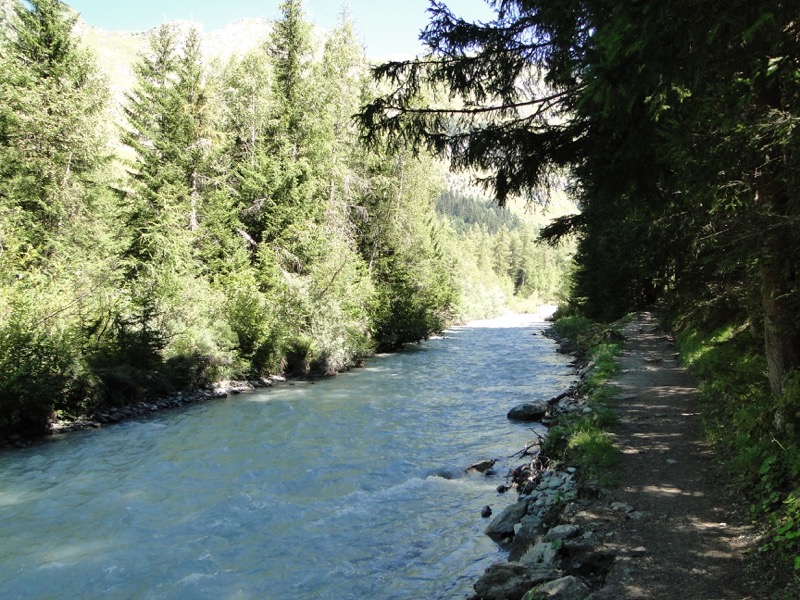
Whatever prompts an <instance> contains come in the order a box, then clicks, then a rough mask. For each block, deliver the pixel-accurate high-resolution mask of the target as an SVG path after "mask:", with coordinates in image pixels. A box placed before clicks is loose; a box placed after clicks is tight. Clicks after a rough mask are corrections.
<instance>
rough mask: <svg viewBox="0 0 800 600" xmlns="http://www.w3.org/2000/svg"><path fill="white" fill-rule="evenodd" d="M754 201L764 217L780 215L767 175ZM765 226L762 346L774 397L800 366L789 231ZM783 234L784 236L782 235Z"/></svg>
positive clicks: (794, 270)
mask: <svg viewBox="0 0 800 600" xmlns="http://www.w3.org/2000/svg"><path fill="white" fill-rule="evenodd" d="M759 179H760V181H759V186H758V192H757V201H758V202H759V204H761V205H762V206H763V207H765V208H766V209H767V212H768V214H769V213H770V212H771V213H772V214H775V213H777V214H781V211H780V208H781V207H782V205H783V202H782V201H781V195H780V194H778V193H777V191H776V190H775V186H774V185H772V184H771V182H770V177H769V176H768V175H761V176H760V177H759ZM771 225H772V224H768V225H767V229H766V230H765V231H764V236H765V238H764V245H763V256H762V257H761V303H762V307H763V310H764V345H765V352H766V358H767V366H768V375H769V385H770V388H771V389H772V393H773V394H774V395H775V396H776V397H777V396H780V395H781V394H782V393H783V387H784V383H785V379H786V376H787V375H788V374H789V372H790V371H791V370H792V369H796V368H798V367H800V330H798V325H797V318H796V314H795V309H794V306H793V302H792V300H793V295H794V289H793V282H794V281H795V280H796V265H793V264H789V263H790V260H787V258H786V249H785V247H784V246H785V244H786V241H787V239H789V238H788V237H787V236H788V235H789V232H784V231H783V227H780V226H771ZM784 234H785V235H784Z"/></svg>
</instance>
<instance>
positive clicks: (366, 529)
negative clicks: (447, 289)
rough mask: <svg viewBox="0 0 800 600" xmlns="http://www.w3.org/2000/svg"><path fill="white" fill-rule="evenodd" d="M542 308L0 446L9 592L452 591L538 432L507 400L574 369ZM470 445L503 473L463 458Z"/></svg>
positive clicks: (483, 553) (492, 555)
mask: <svg viewBox="0 0 800 600" xmlns="http://www.w3.org/2000/svg"><path fill="white" fill-rule="evenodd" d="M542 327H543V325H542V324H541V323H536V322H534V321H533V320H532V319H531V318H520V317H516V318H514V319H500V320H495V321H490V322H483V323H479V324H474V325H471V326H467V327H459V328H455V329H452V330H449V331H448V332H446V334H445V335H444V336H443V337H442V338H440V339H434V340H430V341H428V342H426V343H424V344H421V345H419V346H414V347H412V348H410V349H408V350H406V351H403V352H400V353H397V354H392V355H382V356H377V357H374V358H371V359H370V360H369V361H368V363H367V367H366V368H364V369H357V370H354V371H352V372H350V373H345V374H342V375H340V376H338V377H336V378H334V379H330V380H326V381H321V382H318V383H315V384H311V383H296V384H294V385H288V384H287V385H281V386H278V387H275V388H272V389H267V390H264V391H259V392H256V393H252V394H242V395H239V396H232V397H230V398H229V399H226V400H219V401H214V402H210V403H207V404H203V405H198V406H193V407H190V408H187V409H183V410H180V411H175V412H164V413H161V414H157V415H155V416H153V417H152V418H149V419H147V420H139V421H130V422H126V423H122V424H119V425H115V426H111V427H107V428H104V429H100V430H93V431H87V432H80V433H73V434H68V435H66V436H63V437H61V438H60V439H56V440H53V441H50V442H47V443H43V444H40V445H37V446H35V447H31V448H28V449H23V450H13V451H12V450H8V451H2V452H0V586H1V587H2V594H1V595H2V598H4V599H6V600H8V599H11V598H25V599H28V598H31V599H32V598H35V599H37V600H43V599H49V598H53V599H56V598H58V599H59V600H60V599H65V598H84V599H86V598H102V599H104V600H107V599H117V598H126V599H127V598H136V599H138V598H159V599H160V598H174V599H195V598H197V599H200V598H209V599H214V600H219V599H222V598H226V599H227V598H234V599H236V598H241V599H245V598H246V599H259V600H261V599H277V600H283V599H287V600H288V599H293V600H303V599H331V600H333V599H336V600H344V599H350V598H352V599H363V598H370V599H372V600H384V599H394V598H396V599H403V600H407V599H410V598H420V599H422V598H426V599H427V598H463V597H464V596H466V595H468V594H469V593H470V592H471V586H472V583H473V582H474V581H475V579H476V578H477V577H478V576H479V575H480V573H481V572H482V571H483V570H484V569H485V568H486V567H487V566H488V565H489V564H490V563H491V562H493V561H495V560H499V559H500V558H501V557H502V556H503V555H502V553H501V552H500V550H499V549H498V548H497V546H496V545H495V544H494V543H493V542H492V541H491V540H490V539H489V538H488V537H486V536H485V535H483V533H482V532H483V529H484V527H485V526H486V523H487V521H486V520H484V519H482V518H481V516H480V511H481V507H483V506H484V505H486V504H489V505H491V506H492V507H493V509H494V510H495V513H497V512H498V511H499V510H501V509H502V508H503V507H504V506H506V505H507V504H508V503H510V502H511V501H513V498H510V497H507V496H508V495H505V496H502V495H500V494H498V493H497V492H496V491H495V488H496V487H497V486H498V485H499V484H500V483H502V482H503V480H504V477H503V476H504V474H505V471H506V469H507V468H508V467H509V466H511V465H512V464H516V463H515V462H514V461H511V460H508V459H506V458H505V457H507V456H508V455H509V454H511V453H512V452H514V451H515V450H517V449H519V448H521V447H522V446H523V444H524V443H525V442H526V441H528V440H530V439H532V434H531V432H530V430H529V428H528V426H526V425H522V424H515V423H510V422H509V421H508V420H507V419H506V416H505V415H506V412H507V411H508V409H509V408H511V407H512V406H514V405H515V404H518V403H520V402H522V401H525V400H527V399H531V398H547V397H549V396H550V395H552V393H553V392H555V391H557V390H558V389H560V388H562V387H565V386H566V384H567V383H569V381H570V380H571V377H570V373H569V371H568V369H567V367H566V362H567V359H566V358H565V357H564V356H562V355H559V354H556V352H555V347H554V344H553V343H552V342H551V341H550V340H548V339H546V338H544V337H542V336H541V335H539V332H540V331H541V329H542ZM534 334H535V335H534ZM483 458H501V461H500V462H498V465H497V466H498V467H500V468H499V469H498V472H499V474H498V475H496V476H494V477H485V476H484V475H481V474H466V473H464V467H466V466H467V465H469V464H470V463H472V462H474V461H477V460H480V459H483Z"/></svg>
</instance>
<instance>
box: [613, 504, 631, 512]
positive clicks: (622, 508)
mask: <svg viewBox="0 0 800 600" xmlns="http://www.w3.org/2000/svg"><path fill="white" fill-rule="evenodd" d="M611 510H613V511H614V512H624V513H632V512H633V511H634V510H635V509H634V508H633V507H632V506H631V505H630V504H625V503H624V502H612V503H611Z"/></svg>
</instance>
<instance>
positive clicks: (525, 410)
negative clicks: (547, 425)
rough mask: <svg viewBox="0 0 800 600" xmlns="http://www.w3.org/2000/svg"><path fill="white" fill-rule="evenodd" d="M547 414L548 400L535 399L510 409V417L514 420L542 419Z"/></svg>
mask: <svg viewBox="0 0 800 600" xmlns="http://www.w3.org/2000/svg"><path fill="white" fill-rule="evenodd" d="M546 415H547V402H545V401H544V400H535V401H534V402H526V403H524V404H520V405H519V406H515V407H514V408H512V409H511V410H510V411H508V418H509V419H511V420H512V421H541V420H542V418H544V417H545V416H546Z"/></svg>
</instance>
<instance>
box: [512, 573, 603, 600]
mask: <svg viewBox="0 0 800 600" xmlns="http://www.w3.org/2000/svg"><path fill="white" fill-rule="evenodd" d="M588 595H589V588H588V587H586V584H584V583H583V582H582V581H581V580H580V579H578V578H577V577H573V576H572V575H568V576H567V577H562V578H561V579H555V580H553V581H548V582H547V583H543V584H541V585H538V586H536V587H535V588H534V589H532V590H529V591H528V592H527V593H526V594H525V595H524V596H523V597H522V600H545V599H546V600H583V599H584V598H586V597H587V596H588Z"/></svg>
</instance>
